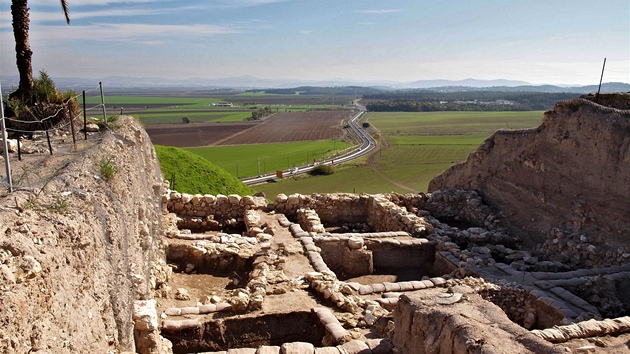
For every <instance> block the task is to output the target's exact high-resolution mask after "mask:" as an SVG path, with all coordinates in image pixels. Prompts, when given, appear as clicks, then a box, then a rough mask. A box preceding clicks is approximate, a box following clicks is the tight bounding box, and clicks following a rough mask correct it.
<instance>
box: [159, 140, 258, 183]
mask: <svg viewBox="0 0 630 354" xmlns="http://www.w3.org/2000/svg"><path fill="white" fill-rule="evenodd" d="M155 151H156V153H157V157H158V160H159V161H160V168H161V169H162V174H163V175H164V179H167V180H169V182H170V183H171V188H172V189H175V190H177V191H178V192H182V193H189V194H197V193H199V194H213V195H217V194H224V195H229V194H238V195H253V194H254V193H255V191H254V190H252V189H251V188H249V187H248V186H246V185H245V184H243V183H242V182H241V181H240V180H239V179H238V178H236V177H234V176H232V175H231V174H229V173H227V172H226V171H225V170H223V169H222V168H220V167H218V166H216V165H215V164H213V163H211V162H210V161H208V160H206V159H204V158H203V157H201V156H198V155H195V154H193V153H192V152H189V151H186V150H183V149H180V148H176V147H172V146H162V145H155ZM173 177H175V178H174V179H173ZM173 183H174V184H175V186H174V187H173Z"/></svg>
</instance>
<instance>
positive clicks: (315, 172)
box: [308, 165, 335, 176]
mask: <svg viewBox="0 0 630 354" xmlns="http://www.w3.org/2000/svg"><path fill="white" fill-rule="evenodd" d="M308 173H309V174H310V175H311V176H327V175H332V174H333V173H335V169H334V168H333V167H332V166H330V165H317V166H315V167H314V168H313V169H312V170H310V171H309V172H308Z"/></svg>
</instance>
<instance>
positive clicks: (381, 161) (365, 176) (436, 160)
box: [254, 111, 543, 196]
mask: <svg viewBox="0 0 630 354" xmlns="http://www.w3.org/2000/svg"><path fill="white" fill-rule="evenodd" d="M515 113H516V114H515ZM542 113H543V112H542V111H529V112H420V113H399V112H378V113H369V114H367V115H366V117H365V118H364V121H368V122H369V123H370V125H371V129H373V132H374V133H377V132H380V133H379V134H380V135H381V136H382V140H381V142H380V148H379V149H378V150H377V151H376V152H375V153H374V154H373V155H372V156H371V157H370V158H368V159H367V161H366V162H365V164H362V165H360V167H356V168H352V169H349V170H355V169H356V170H357V171H361V173H358V176H357V175H355V174H354V173H355V171H353V172H350V171H348V170H346V169H343V170H340V171H338V172H337V173H335V174H334V175H331V176H321V177H316V178H308V179H295V180H287V181H280V182H277V183H273V184H264V185H258V186H254V189H256V190H257V191H262V192H265V193H266V194H267V195H269V196H271V195H276V194H278V193H288V192H291V193H293V192H299V193H310V191H311V190H312V188H314V186H316V185H317V188H319V189H318V190H317V191H318V192H320V193H332V192H353V191H354V190H356V191H357V192H359V191H364V190H365V191H366V192H369V193H376V192H381V193H384V192H391V191H394V192H404V193H408V192H426V190H427V187H428V184H429V181H430V180H431V179H433V177H435V176H437V175H439V174H440V173H442V171H444V170H445V169H447V168H448V167H450V166H452V165H453V164H455V163H458V162H462V161H464V160H466V158H467V156H468V155H469V154H470V153H471V152H473V151H475V150H476V149H477V148H478V146H479V145H481V143H482V142H483V141H484V140H485V139H486V138H487V137H488V136H490V135H491V134H492V133H493V132H494V131H496V130H497V129H515V128H519V129H520V128H531V127H536V126H538V125H539V124H540V122H541V120H542ZM357 184H361V186H357ZM379 186H380V187H379ZM285 190H286V192H285Z"/></svg>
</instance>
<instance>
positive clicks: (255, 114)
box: [252, 106, 273, 120]
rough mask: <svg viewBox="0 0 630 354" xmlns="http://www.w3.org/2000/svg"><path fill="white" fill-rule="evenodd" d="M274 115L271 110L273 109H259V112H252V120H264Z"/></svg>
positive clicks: (267, 107)
mask: <svg viewBox="0 0 630 354" xmlns="http://www.w3.org/2000/svg"><path fill="white" fill-rule="evenodd" d="M272 113H273V112H272V110H271V107H269V106H266V107H264V108H258V109H257V110H255V111H253V112H252V119H253V120H258V119H263V118H265V117H266V116H268V115H270V114H272Z"/></svg>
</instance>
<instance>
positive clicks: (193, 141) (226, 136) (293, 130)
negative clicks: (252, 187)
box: [145, 111, 352, 149]
mask: <svg viewBox="0 0 630 354" xmlns="http://www.w3.org/2000/svg"><path fill="white" fill-rule="evenodd" d="M351 115H352V112H351V111H310V112H291V113H284V112H281V113H276V114H273V115H271V116H269V117H267V118H265V119H263V120H260V121H247V122H245V121H243V122H228V123H189V124H181V123H180V124H147V125H146V126H145V129H146V131H147V133H148V134H149V136H150V137H151V141H152V142H153V143H154V144H160V145H167V146H176V147H195V146H217V145H252V144H269V143H281V142H289V141H311V140H327V139H330V140H335V139H336V140H342V139H344V138H345V135H346V134H347V133H346V131H345V130H344V129H343V126H344V125H345V122H346V121H347V119H349V118H350V117H351ZM249 148H250V149H251V146H250V147H249Z"/></svg>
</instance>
